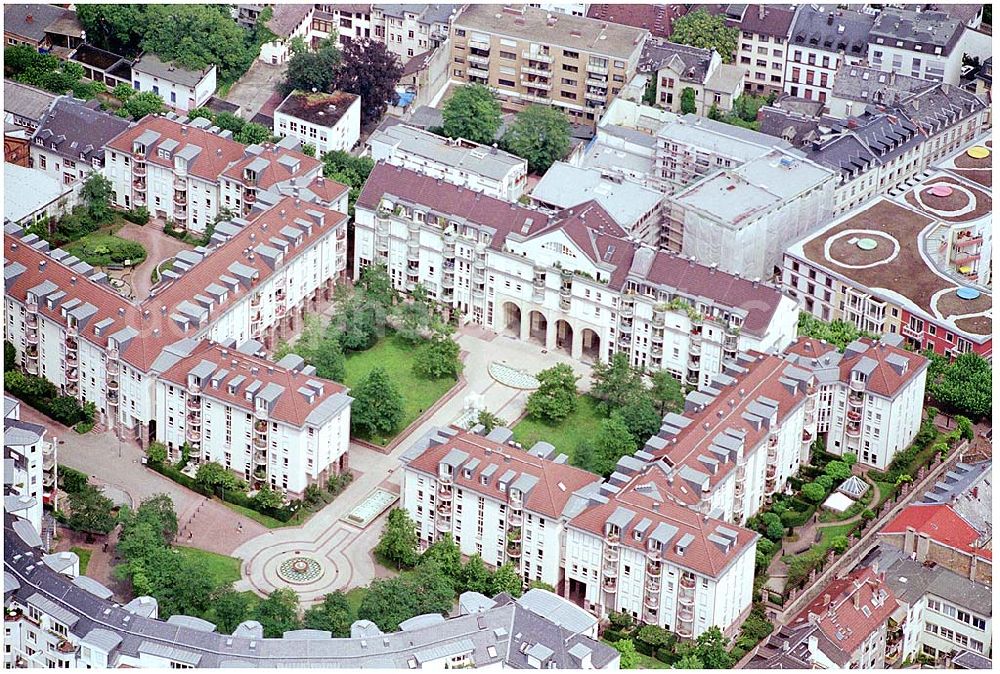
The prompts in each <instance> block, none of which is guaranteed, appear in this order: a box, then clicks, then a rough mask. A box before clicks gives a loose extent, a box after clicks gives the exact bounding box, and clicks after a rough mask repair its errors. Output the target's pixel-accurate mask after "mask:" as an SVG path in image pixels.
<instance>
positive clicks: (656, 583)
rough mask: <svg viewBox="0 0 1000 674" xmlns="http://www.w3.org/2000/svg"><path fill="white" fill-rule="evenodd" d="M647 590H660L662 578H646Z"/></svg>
mask: <svg viewBox="0 0 1000 674" xmlns="http://www.w3.org/2000/svg"><path fill="white" fill-rule="evenodd" d="M644 587H645V588H646V592H659V591H660V579H659V578H646V583H645V585H644Z"/></svg>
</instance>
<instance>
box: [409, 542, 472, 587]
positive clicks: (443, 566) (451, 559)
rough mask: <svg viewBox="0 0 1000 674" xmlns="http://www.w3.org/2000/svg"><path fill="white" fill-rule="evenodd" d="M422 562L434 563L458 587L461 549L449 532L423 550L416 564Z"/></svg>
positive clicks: (460, 572)
mask: <svg viewBox="0 0 1000 674" xmlns="http://www.w3.org/2000/svg"><path fill="white" fill-rule="evenodd" d="M424 564H436V565H437V567H438V568H439V569H440V570H441V572H442V573H444V575H445V576H447V577H448V580H450V581H451V583H452V586H453V587H454V588H456V589H457V588H458V587H460V585H461V583H462V580H463V567H462V551H461V550H460V549H459V547H458V545H457V544H456V543H455V540H454V539H453V538H452V537H451V534H449V533H446V534H445V535H444V536H442V537H441V538H439V539H438V540H436V541H434V542H433V543H432V544H431V545H430V546H429V547H428V548H427V549H426V550H424V552H423V554H422V555H420V561H418V562H417V565H418V566H422V565H424Z"/></svg>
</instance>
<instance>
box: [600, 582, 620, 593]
mask: <svg viewBox="0 0 1000 674" xmlns="http://www.w3.org/2000/svg"><path fill="white" fill-rule="evenodd" d="M601 587H603V588H604V591H605V592H607V593H609V594H614V593H615V592H617V591H618V580H617V579H616V578H605V579H604V582H603V583H602V584H601Z"/></svg>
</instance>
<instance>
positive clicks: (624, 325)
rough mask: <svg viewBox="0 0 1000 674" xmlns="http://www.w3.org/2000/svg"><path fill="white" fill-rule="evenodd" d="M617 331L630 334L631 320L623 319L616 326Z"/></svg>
mask: <svg viewBox="0 0 1000 674" xmlns="http://www.w3.org/2000/svg"><path fill="white" fill-rule="evenodd" d="M618 331H619V332H622V333H628V334H631V333H632V320H631V319H626V320H623V321H622V322H621V324H620V325H619V326H618Z"/></svg>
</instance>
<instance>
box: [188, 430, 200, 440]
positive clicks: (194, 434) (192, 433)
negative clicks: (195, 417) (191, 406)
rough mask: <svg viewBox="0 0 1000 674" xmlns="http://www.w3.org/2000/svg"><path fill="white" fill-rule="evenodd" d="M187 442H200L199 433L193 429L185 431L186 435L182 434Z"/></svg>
mask: <svg viewBox="0 0 1000 674" xmlns="http://www.w3.org/2000/svg"><path fill="white" fill-rule="evenodd" d="M184 437H185V438H187V441H188V442H201V431H199V430H197V429H195V428H189V429H187V433H185V434H184Z"/></svg>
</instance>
